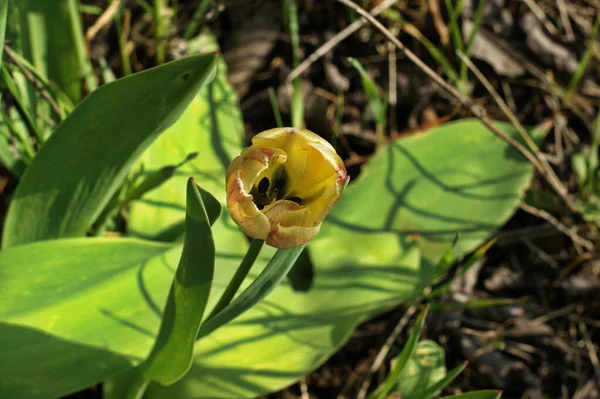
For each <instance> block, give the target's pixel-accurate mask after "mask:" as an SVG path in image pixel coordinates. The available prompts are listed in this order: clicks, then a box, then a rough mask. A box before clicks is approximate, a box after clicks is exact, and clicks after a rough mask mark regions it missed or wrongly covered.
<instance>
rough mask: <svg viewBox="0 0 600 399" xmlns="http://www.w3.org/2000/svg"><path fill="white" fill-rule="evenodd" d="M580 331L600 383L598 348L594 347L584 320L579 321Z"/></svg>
mask: <svg viewBox="0 0 600 399" xmlns="http://www.w3.org/2000/svg"><path fill="white" fill-rule="evenodd" d="M579 330H580V331H581V334H582V335H583V338H584V342H585V348H586V349H587V351H588V355H589V357H590V361H591V362H592V366H594V373H595V374H596V378H597V379H598V382H600V359H598V353H597V351H596V348H595V347H594V344H593V343H592V340H591V339H590V334H589V333H588V330H587V327H586V325H585V323H584V322H583V321H582V320H580V321H579Z"/></svg>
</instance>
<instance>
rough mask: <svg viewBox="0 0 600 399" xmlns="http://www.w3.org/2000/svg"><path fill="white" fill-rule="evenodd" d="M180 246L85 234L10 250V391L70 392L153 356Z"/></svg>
mask: <svg viewBox="0 0 600 399" xmlns="http://www.w3.org/2000/svg"><path fill="white" fill-rule="evenodd" d="M171 248H172V247H171V246H169V245H164V244H158V243H152V242H147V241H140V240H136V239H105V238H97V239H83V238H76V239H66V240H55V241H43V242H39V243H33V244H27V245H22V246H18V247H12V248H8V249H5V250H2V252H1V255H0V269H1V270H2V279H0V302H1V303H2V307H0V345H1V347H2V348H3V350H2V351H0V374H1V375H2V378H1V379H0V397H3V398H4V397H6V398H20V399H21V398H22V399H28V398H40V399H41V398H48V397H60V396H63V395H66V394H68V393H71V392H74V391H77V390H81V389H83V388H85V387H87V386H90V385H93V384H96V383H98V382H99V381H101V380H102V379H104V378H106V377H107V376H109V375H111V374H114V373H118V372H120V371H123V370H126V369H128V368H130V367H132V364H135V363H138V362H139V360H141V359H143V358H144V357H145V355H146V354H147V352H148V351H149V349H150V347H151V345H152V344H153V342H154V335H155V333H156V331H157V330H158V323H159V321H160V314H161V308H162V304H163V303H165V299H166V293H167V290H168V286H169V283H170V281H171V278H172V275H173V273H172V271H171V270H170V269H169V267H171V266H170V265H176V264H177V263H176V262H177V258H178V256H179V253H180V250H179V248H174V249H171ZM57 254H65V255H66V256H58V255H57Z"/></svg>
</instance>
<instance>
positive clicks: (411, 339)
mask: <svg viewBox="0 0 600 399" xmlns="http://www.w3.org/2000/svg"><path fill="white" fill-rule="evenodd" d="M427 311H428V308H425V309H424V310H423V311H422V312H421V313H420V314H419V316H418V317H417V320H416V321H415V325H414V327H413V329H412V331H411V332H410V335H409V336H408V339H407V340H406V343H405V344H404V347H403V348H402V352H400V354H399V355H398V356H397V357H396V359H394V365H393V367H392V370H391V371H390V374H389V375H388V376H387V377H386V379H385V381H384V382H383V384H381V386H379V388H377V390H376V391H375V392H374V393H373V395H371V397H372V398H376V399H385V398H387V397H388V394H389V393H390V392H392V390H393V389H394V386H396V384H398V381H399V379H400V376H401V375H402V372H403V371H404V369H405V367H406V366H407V365H408V363H409V361H410V359H411V358H412V357H413V355H414V353H415V350H416V349H417V345H418V343H419V339H420V338H421V330H422V329H423V323H425V318H426V317H427Z"/></svg>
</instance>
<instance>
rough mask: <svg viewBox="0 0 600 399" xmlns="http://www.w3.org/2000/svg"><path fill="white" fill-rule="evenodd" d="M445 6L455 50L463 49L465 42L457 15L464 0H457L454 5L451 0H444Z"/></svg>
mask: <svg viewBox="0 0 600 399" xmlns="http://www.w3.org/2000/svg"><path fill="white" fill-rule="evenodd" d="M444 2H445V3H446V8H447V9H448V15H449V16H450V32H451V34H452V43H453V44H454V48H455V49H456V50H461V51H464V49H465V43H464V41H463V38H462V33H461V30H460V27H459V26H458V16H459V15H460V13H461V12H462V8H463V5H464V0H458V1H457V2H456V7H453V6H452V1H451V0H444Z"/></svg>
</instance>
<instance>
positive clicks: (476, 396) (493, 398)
mask: <svg viewBox="0 0 600 399" xmlns="http://www.w3.org/2000/svg"><path fill="white" fill-rule="evenodd" d="M501 397H502V391H473V392H467V393H462V394H459V395H452V396H444V397H443V398H439V399H500V398H501Z"/></svg>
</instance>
